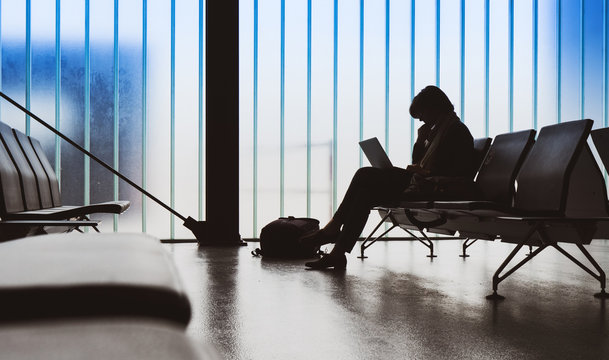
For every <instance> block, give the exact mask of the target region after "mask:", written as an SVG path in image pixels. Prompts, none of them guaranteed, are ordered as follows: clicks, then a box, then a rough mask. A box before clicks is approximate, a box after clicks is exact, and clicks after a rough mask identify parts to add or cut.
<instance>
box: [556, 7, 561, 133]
mask: <svg viewBox="0 0 609 360" xmlns="http://www.w3.org/2000/svg"><path fill="white" fill-rule="evenodd" d="M556 6H557V9H556V121H557V122H558V123H561V122H562V113H561V108H562V104H561V101H562V100H561V98H562V89H561V86H562V79H561V68H562V38H561V28H562V13H561V11H562V4H561V0H558V1H557V4H556Z"/></svg>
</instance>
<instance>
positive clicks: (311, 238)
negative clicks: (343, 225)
mask: <svg viewBox="0 0 609 360" xmlns="http://www.w3.org/2000/svg"><path fill="white" fill-rule="evenodd" d="M339 234H340V231H337V232H336V233H330V232H328V230H325V229H319V230H317V231H315V232H313V233H310V234H307V235H304V236H303V237H301V238H300V239H298V242H300V243H301V244H302V245H305V246H313V247H316V246H322V245H326V244H333V243H334V242H335V241H336V238H337V237H338V235H339Z"/></svg>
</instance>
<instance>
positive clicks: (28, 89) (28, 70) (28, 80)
mask: <svg viewBox="0 0 609 360" xmlns="http://www.w3.org/2000/svg"><path fill="white" fill-rule="evenodd" d="M31 95H32V0H26V1H25V108H26V109H28V110H31V109H30V107H31ZM25 133H26V135H30V117H29V115H27V114H26V115H25Z"/></svg>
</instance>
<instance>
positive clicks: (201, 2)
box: [198, 0, 205, 220]
mask: <svg viewBox="0 0 609 360" xmlns="http://www.w3.org/2000/svg"><path fill="white" fill-rule="evenodd" d="M204 7H205V0H199V104H198V106H199V114H198V115H199V163H198V169H199V172H198V175H199V181H198V187H199V189H198V194H199V196H198V205H199V220H203V194H204V189H203V165H204V163H203V159H204V154H203V149H204V144H203V129H204V124H203V95H204V94H203V89H204V83H203V59H204V56H205V54H204V52H203V50H204V49H205V47H204V43H203V39H204V37H203V35H204V34H203V20H204V14H203V9H204Z"/></svg>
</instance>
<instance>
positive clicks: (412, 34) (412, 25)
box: [410, 0, 416, 146]
mask: <svg viewBox="0 0 609 360" xmlns="http://www.w3.org/2000/svg"><path fill="white" fill-rule="evenodd" d="M415 3H416V0H410V99H411V100H412V99H414V77H415V66H416V63H415V42H416V34H415V25H416V22H415V11H416V4H415ZM414 133H415V129H414V118H413V117H412V116H411V117H410V145H411V146H412V145H414Z"/></svg>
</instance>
